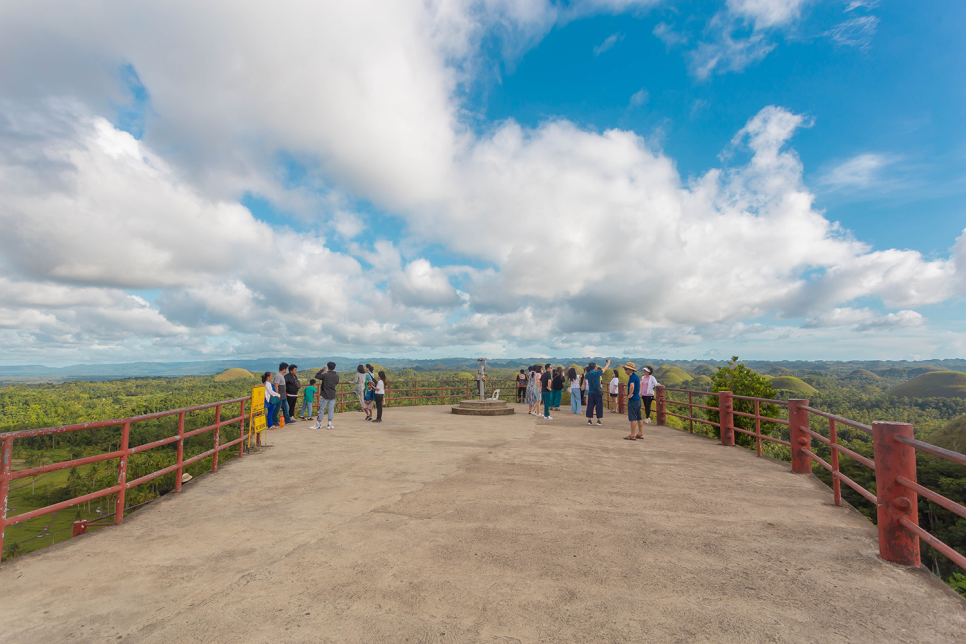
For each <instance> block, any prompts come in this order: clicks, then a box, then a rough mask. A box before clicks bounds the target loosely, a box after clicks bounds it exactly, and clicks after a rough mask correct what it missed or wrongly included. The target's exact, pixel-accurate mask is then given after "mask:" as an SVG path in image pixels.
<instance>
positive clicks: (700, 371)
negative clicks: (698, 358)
mask: <svg viewBox="0 0 966 644" xmlns="http://www.w3.org/2000/svg"><path fill="white" fill-rule="evenodd" d="M691 373H692V374H694V375H695V376H713V375H714V374H716V373H718V370H717V369H715V368H714V367H712V366H711V365H709V364H705V363H703V362H702V363H701V364H699V365H697V366H695V367H693V368H692V369H691Z"/></svg>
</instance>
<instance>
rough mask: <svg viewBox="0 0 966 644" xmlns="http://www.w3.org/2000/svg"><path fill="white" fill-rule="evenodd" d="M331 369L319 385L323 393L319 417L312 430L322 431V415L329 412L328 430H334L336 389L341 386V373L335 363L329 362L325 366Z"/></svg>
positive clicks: (323, 375)
mask: <svg viewBox="0 0 966 644" xmlns="http://www.w3.org/2000/svg"><path fill="white" fill-rule="evenodd" d="M325 366H326V367H328V368H329V370H328V371H326V372H325V373H324V374H322V381H321V382H320V383H319V387H320V388H321V392H320V393H319V416H318V418H316V423H315V425H313V426H312V429H322V414H323V413H325V410H326V409H328V410H329V424H328V425H326V427H325V428H326V429H333V425H332V417H333V415H334V414H335V399H336V389H337V388H338V386H339V373H338V372H337V371H336V370H335V363H334V362H329V363H327V364H326V365H325Z"/></svg>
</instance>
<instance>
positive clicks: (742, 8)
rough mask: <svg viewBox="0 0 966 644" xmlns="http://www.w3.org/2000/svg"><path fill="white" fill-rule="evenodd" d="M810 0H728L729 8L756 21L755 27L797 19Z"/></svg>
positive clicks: (763, 27)
mask: <svg viewBox="0 0 966 644" xmlns="http://www.w3.org/2000/svg"><path fill="white" fill-rule="evenodd" d="M807 2H808V0H728V3H727V5H728V9H729V10H730V11H731V12H732V13H733V14H735V15H736V16H741V17H742V18H745V19H747V20H750V21H752V22H753V23H754V25H755V29H766V28H768V27H776V26H779V25H787V24H788V23H790V22H792V21H794V20H797V19H798V18H799V16H801V13H802V7H803V6H804V5H805V4H807Z"/></svg>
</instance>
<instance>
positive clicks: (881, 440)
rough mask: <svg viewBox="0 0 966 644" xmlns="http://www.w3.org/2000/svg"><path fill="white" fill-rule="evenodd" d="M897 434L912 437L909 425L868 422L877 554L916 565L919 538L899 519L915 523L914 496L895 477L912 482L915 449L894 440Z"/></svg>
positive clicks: (915, 497) (914, 477)
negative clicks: (870, 432) (870, 440)
mask: <svg viewBox="0 0 966 644" xmlns="http://www.w3.org/2000/svg"><path fill="white" fill-rule="evenodd" d="M897 436H905V437H906V438H912V437H913V434H912V425H911V424H910V423H886V422H874V423H872V446H873V450H874V454H875V494H876V500H877V502H878V503H877V504H878V506H879V507H878V512H877V513H878V527H879V556H880V557H882V558H883V559H885V560H886V561H891V562H893V563H897V564H901V565H903V566H918V565H919V537H918V536H916V535H914V534H912V533H911V532H909V531H908V530H907V529H906V528H905V527H904V526H903V525H902V524H901V523H900V521H899V520H900V519H901V518H903V517H905V518H906V519H908V520H909V521H910V522H911V523H914V524H916V525H919V507H918V505H919V499H918V495H917V494H916V493H915V492H914V491H913V490H910V489H908V488H907V487H906V486H904V485H902V484H901V483H899V482H898V481H897V480H896V479H897V478H898V477H900V476H901V477H904V478H906V479H908V480H910V481H913V482H915V481H916V448H914V447H911V446H909V445H903V444H902V443H900V442H899V441H897V440H896V437H897Z"/></svg>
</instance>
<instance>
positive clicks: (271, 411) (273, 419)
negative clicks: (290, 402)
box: [265, 400, 278, 429]
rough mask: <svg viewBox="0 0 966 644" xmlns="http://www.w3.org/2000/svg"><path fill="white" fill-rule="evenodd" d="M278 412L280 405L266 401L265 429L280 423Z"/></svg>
mask: <svg viewBox="0 0 966 644" xmlns="http://www.w3.org/2000/svg"><path fill="white" fill-rule="evenodd" d="M276 412H278V405H277V404H275V405H273V404H272V403H270V402H268V401H267V400H266V401H265V429H268V428H269V427H275V425H277V424H278V417H277V416H276V415H275V414H276Z"/></svg>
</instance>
